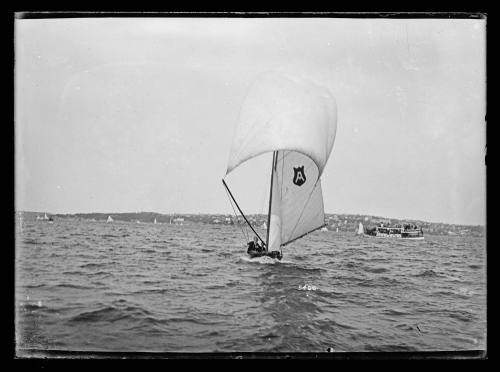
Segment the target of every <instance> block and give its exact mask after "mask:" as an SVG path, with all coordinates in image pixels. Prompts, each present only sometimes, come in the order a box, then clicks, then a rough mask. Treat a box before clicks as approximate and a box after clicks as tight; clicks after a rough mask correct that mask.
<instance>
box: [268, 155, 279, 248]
mask: <svg viewBox="0 0 500 372" xmlns="http://www.w3.org/2000/svg"><path fill="white" fill-rule="evenodd" d="M277 160H278V152H277V151H273V165H272V167H271V189H270V191H269V211H268V213H267V237H266V245H265V247H266V252H267V251H268V247H269V230H271V204H272V201H273V178H274V167H275V163H276V161H277Z"/></svg>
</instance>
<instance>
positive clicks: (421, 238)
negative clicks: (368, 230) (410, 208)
mask: <svg viewBox="0 0 500 372" xmlns="http://www.w3.org/2000/svg"><path fill="white" fill-rule="evenodd" d="M364 236H369V237H370V238H390V239H403V240H424V237H423V236H401V234H376V235H370V234H364Z"/></svg>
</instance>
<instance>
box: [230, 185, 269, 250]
mask: <svg viewBox="0 0 500 372" xmlns="http://www.w3.org/2000/svg"><path fill="white" fill-rule="evenodd" d="M222 183H223V184H224V187H225V188H226V190H227V192H228V193H229V195H230V196H231V199H233V201H234V204H236V207H237V208H238V210H239V211H240V213H241V216H242V217H243V218H244V219H245V222H246V223H247V224H248V226H250V228H251V229H252V231H253V232H254V233H255V235H257V237H258V238H259V239H260V241H261V242H262V244H264V241H263V240H262V238H261V237H260V235H259V234H258V233H257V231H255V229H254V228H253V226H252V225H251V224H250V222H249V221H248V220H247V218H246V216H245V215H244V214H243V211H242V210H241V208H240V206H239V205H238V203H237V202H236V199H235V198H234V196H233V194H232V193H231V190H229V187H227V184H226V181H224V179H222Z"/></svg>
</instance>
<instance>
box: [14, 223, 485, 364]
mask: <svg viewBox="0 0 500 372" xmlns="http://www.w3.org/2000/svg"><path fill="white" fill-rule="evenodd" d="M16 231H17V233H16V259H15V275H16V281H15V295H16V297H15V304H16V324H15V328H16V350H17V353H18V354H19V355H22V353H23V350H26V349H40V350H78V351H122V352H129V351H155V352H233V351H237V352H259V351H263V352H324V351H326V350H327V349H328V348H332V350H333V351H339V352H343V351H345V352H351V351H434V350H484V349H486V248H485V239H484V238H478V237H467V236H432V235H426V237H425V240H424V241H405V240H400V239H380V238H370V237H358V236H356V235H355V233H354V232H352V233H336V232H334V231H316V232H314V233H312V234H310V235H308V236H307V237H305V238H303V239H300V240H298V241H296V242H294V243H292V244H290V245H289V246H286V247H284V249H283V254H284V258H283V260H282V261H281V262H279V261H275V260H272V259H269V258H259V259H253V260H250V259H248V258H247V257H246V254H245V252H246V248H245V246H244V245H245V237H244V235H243V234H242V231H241V229H240V228H239V227H238V226H230V225H229V226H228V225H209V224H202V223H200V224H185V225H182V226H180V225H171V224H153V223H148V224H137V223H130V222H119V221H115V222H113V223H105V222H104V221H84V220H80V221H77V220H70V219H56V220H55V221H54V223H48V222H45V221H23V222H22V224H18V225H17V228H16Z"/></svg>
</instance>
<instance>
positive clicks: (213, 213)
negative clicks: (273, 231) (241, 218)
mask: <svg viewBox="0 0 500 372" xmlns="http://www.w3.org/2000/svg"><path fill="white" fill-rule="evenodd" d="M14 212H15V213H19V212H23V213H24V212H29V213H47V214H52V215H72V214H108V215H112V214H131V213H152V214H160V215H170V214H177V215H187V214H203V215H233V214H232V213H222V212H169V213H161V212H153V211H129V212H109V211H108V212H64V213H54V212H48V211H41V212H40V211H29V210H15V211H14ZM327 214H333V215H354V216H364V217H375V218H381V219H387V220H403V221H404V220H407V221H420V222H426V223H433V224H445V225H461V226H481V227H486V223H485V224H461V223H452V222H442V221H440V222H436V221H427V220H421V219H418V218H399V217H385V216H379V215H372V214H366V213H343V212H338V213H332V212H325V215H327ZM246 215H247V216H250V215H266V214H265V213H247V214H246Z"/></svg>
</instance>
